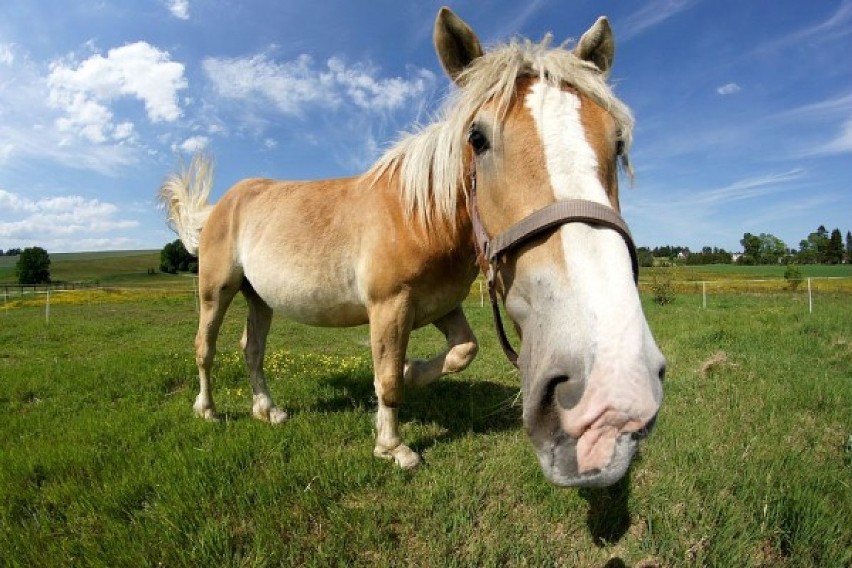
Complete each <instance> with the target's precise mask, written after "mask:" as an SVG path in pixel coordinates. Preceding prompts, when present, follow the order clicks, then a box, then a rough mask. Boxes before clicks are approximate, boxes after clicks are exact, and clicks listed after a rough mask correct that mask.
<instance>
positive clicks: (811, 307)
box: [808, 278, 814, 314]
mask: <svg viewBox="0 0 852 568" xmlns="http://www.w3.org/2000/svg"><path fill="white" fill-rule="evenodd" d="M808 313H809V314H812V313H814V295H813V292H812V291H811V279H810V278H808Z"/></svg>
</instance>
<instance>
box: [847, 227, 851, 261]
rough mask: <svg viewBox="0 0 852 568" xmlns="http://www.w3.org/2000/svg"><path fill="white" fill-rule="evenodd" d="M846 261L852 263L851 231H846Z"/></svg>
mask: <svg viewBox="0 0 852 568" xmlns="http://www.w3.org/2000/svg"><path fill="white" fill-rule="evenodd" d="M846 262H848V263H850V264H852V231H846Z"/></svg>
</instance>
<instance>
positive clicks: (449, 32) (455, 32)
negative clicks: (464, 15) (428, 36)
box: [434, 6, 482, 81]
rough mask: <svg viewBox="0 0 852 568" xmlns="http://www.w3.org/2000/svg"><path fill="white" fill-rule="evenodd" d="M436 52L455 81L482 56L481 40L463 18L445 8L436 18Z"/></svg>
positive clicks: (439, 11)
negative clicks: (471, 63)
mask: <svg viewBox="0 0 852 568" xmlns="http://www.w3.org/2000/svg"><path fill="white" fill-rule="evenodd" d="M434 41H435V51H437V52H438V59H440V60H441V65H442V66H443V67H444V70H445V71H446V72H447V75H449V76H450V79H452V80H453V81H457V80H458V76H459V73H461V72H462V71H463V70H464V68H465V67H467V66H468V65H469V64H470V62H471V61H473V60H474V59H476V58H477V57H480V56H481V55H482V46H481V45H480V44H479V38H478V37H476V34H475V33H473V30H472V29H470V26H468V25H467V24H466V23H464V22H463V21H462V19H461V18H459V17H458V16H456V15H455V14H454V13H453V12H452V10H450V9H449V8H447V7H446V6H444V7H443V8H441V9H440V10H438V16H437V17H436V18H435V33H434Z"/></svg>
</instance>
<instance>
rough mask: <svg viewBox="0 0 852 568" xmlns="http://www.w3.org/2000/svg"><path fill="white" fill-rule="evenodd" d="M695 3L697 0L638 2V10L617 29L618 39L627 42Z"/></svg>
mask: <svg viewBox="0 0 852 568" xmlns="http://www.w3.org/2000/svg"><path fill="white" fill-rule="evenodd" d="M693 4H695V0H651V1H650V2H644V3H640V4H638V5H639V6H641V8H639V9H638V10H637V11H636V12H634V13H633V14H631V15H630V16H628V17H627V18H626V19H625V20H624V24H622V25H621V26H619V27H618V29H617V30H616V37H617V38H618V41H621V42H626V41H628V40H630V39H632V38H634V37H636V36H638V35H640V34H642V33H644V32H645V31H646V30H649V29H651V28H653V27H655V26H657V25H659V24H661V23H663V22H665V21H666V20H668V19H669V18H672V17H674V16H676V15H677V14H679V13H680V12H682V11H683V10H685V9H687V8H689V7H691V6H692V5H693Z"/></svg>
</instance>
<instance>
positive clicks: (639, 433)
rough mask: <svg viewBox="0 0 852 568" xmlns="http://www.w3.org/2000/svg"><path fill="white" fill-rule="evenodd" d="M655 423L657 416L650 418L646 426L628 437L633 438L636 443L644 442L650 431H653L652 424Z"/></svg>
mask: <svg viewBox="0 0 852 568" xmlns="http://www.w3.org/2000/svg"><path fill="white" fill-rule="evenodd" d="M656 422H657V416H656V415H655V416H654V417H653V418H651V419H650V420H649V421H648V423H647V424H645V426H644V427H643V428H642V429H641V430H637V431H636V432H633V433H632V434H631V435H630V437H631V438H633V439H634V440H637V441H638V440H644V439H645V438H647V437H648V434H650V433H651V430H653V429H654V424H655V423H656Z"/></svg>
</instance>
